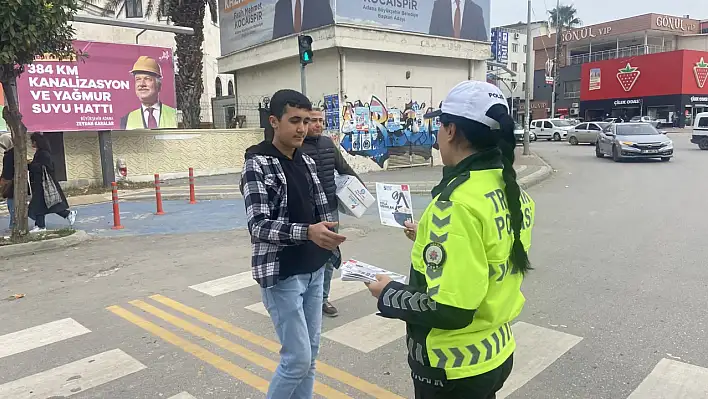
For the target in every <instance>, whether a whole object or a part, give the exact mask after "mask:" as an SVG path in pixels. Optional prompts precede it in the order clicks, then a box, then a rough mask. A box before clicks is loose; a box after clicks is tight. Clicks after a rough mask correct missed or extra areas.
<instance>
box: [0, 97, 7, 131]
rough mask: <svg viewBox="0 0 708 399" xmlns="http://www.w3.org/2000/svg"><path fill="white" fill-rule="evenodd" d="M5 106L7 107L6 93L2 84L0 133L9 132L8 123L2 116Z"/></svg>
mask: <svg viewBox="0 0 708 399" xmlns="http://www.w3.org/2000/svg"><path fill="white" fill-rule="evenodd" d="M3 108H5V94H4V93H3V91H2V85H0V133H5V132H7V123H6V122H5V119H4V118H3V117H2V110H3Z"/></svg>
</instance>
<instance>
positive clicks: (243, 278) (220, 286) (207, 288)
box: [189, 271, 256, 296]
mask: <svg viewBox="0 0 708 399" xmlns="http://www.w3.org/2000/svg"><path fill="white" fill-rule="evenodd" d="M253 285H256V280H254V279H253V275H252V274H251V272H250V271H248V272H243V273H239V274H234V275H231V276H226V277H222V278H218V279H216V280H211V281H206V282H203V283H201V284H197V285H190V286H189V288H191V289H193V290H195V291H199V292H201V293H202V294H207V295H209V296H219V295H223V294H228V293H229V292H234V291H238V290H240V289H243V288H247V287H250V286H253Z"/></svg>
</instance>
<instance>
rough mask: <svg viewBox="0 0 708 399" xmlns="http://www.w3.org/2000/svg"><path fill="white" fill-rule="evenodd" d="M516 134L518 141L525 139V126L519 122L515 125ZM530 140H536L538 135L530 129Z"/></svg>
mask: <svg viewBox="0 0 708 399" xmlns="http://www.w3.org/2000/svg"><path fill="white" fill-rule="evenodd" d="M514 136H515V137H516V141H524V127H523V126H521V125H519V124H518V123H517V124H515V125H514ZM529 141H536V135H535V134H533V132H532V131H529Z"/></svg>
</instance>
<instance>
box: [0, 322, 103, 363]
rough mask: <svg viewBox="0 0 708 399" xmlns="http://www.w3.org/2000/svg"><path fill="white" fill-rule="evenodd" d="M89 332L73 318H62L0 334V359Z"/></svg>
mask: <svg viewBox="0 0 708 399" xmlns="http://www.w3.org/2000/svg"><path fill="white" fill-rule="evenodd" d="M90 332H91V330H89V329H88V328H86V327H84V326H82V325H81V324H79V323H77V322H76V321H75V320H74V319H62V320H57V321H53V322H51V323H46V324H42V325H39V326H35V327H30V328H27V329H24V330H21V331H16V332H13V333H10V334H5V335H2V336H0V359H2V358H4V357H6V356H12V355H15V354H18V353H22V352H24V351H28V350H31V349H36V348H39V347H42V346H45V345H49V344H53V343H55V342H59V341H63V340H65V339H69V338H73V337H77V336H79V335H83V334H88V333H90Z"/></svg>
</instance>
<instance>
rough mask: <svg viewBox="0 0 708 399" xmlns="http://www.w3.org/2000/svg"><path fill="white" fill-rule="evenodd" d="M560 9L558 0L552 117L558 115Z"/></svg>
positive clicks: (558, 0)
mask: <svg viewBox="0 0 708 399" xmlns="http://www.w3.org/2000/svg"><path fill="white" fill-rule="evenodd" d="M559 9H560V0H557V1H556V49H555V50H556V51H555V55H554V57H553V59H554V61H553V94H551V118H555V117H556V87H557V86H558V54H560V51H561V49H560V44H561V29H560V26H561V21H560V14H559V12H558V10H559Z"/></svg>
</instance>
